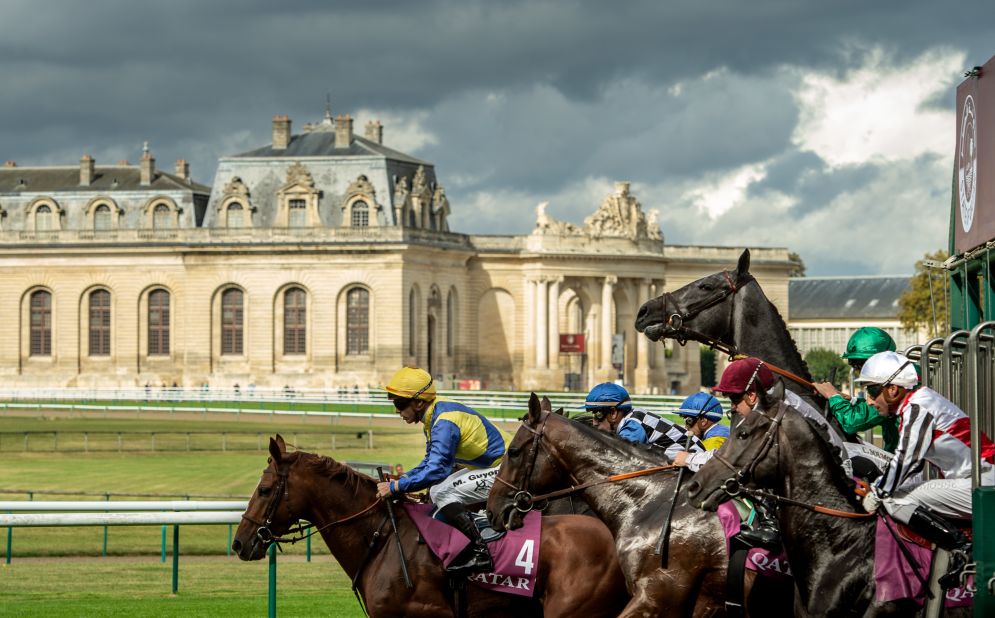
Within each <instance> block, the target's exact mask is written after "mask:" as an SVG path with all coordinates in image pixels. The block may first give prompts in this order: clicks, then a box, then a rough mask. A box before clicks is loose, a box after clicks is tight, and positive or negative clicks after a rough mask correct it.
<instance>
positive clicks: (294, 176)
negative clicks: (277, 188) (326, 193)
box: [283, 161, 314, 189]
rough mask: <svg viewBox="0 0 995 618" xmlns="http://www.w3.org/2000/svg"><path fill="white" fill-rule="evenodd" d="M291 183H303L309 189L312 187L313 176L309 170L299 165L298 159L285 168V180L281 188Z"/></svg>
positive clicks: (291, 184)
mask: <svg viewBox="0 0 995 618" xmlns="http://www.w3.org/2000/svg"><path fill="white" fill-rule="evenodd" d="M293 185H304V186H305V187H307V188H309V189H313V188H314V178H313V177H312V176H311V172H309V171H308V170H307V168H306V167H304V166H303V165H301V163H300V161H298V162H296V163H294V164H293V165H291V166H290V167H289V168H287V182H286V183H285V184H284V185H283V188H284V189H286V188H287V187H290V186H293Z"/></svg>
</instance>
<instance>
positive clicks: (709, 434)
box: [674, 393, 729, 472]
mask: <svg viewBox="0 0 995 618" xmlns="http://www.w3.org/2000/svg"><path fill="white" fill-rule="evenodd" d="M677 413H678V414H680V415H681V416H683V417H684V425H685V426H686V427H687V428H688V431H689V432H691V433H692V434H693V435H694V436H696V437H697V438H698V439H700V440H701V441H702V444H703V446H704V447H705V451H704V452H701V453H690V452H687V451H684V452H681V453H678V454H677V455H676V456H675V457H674V463H675V464H676V465H678V466H687V467H688V469H689V470H691V471H692V472H697V471H698V470H699V469H700V468H701V466H703V465H705V462H706V461H708V460H709V459H711V458H712V451H714V450H715V449H717V448H719V447H720V446H722V444H723V443H724V442H725V441H726V439H727V438H728V437H729V426H728V425H722V424H720V421H721V420H722V404H721V403H719V400H718V399H716V398H715V397H714V396H712V395H709V394H708V393H695V394H694V395H691V396H690V397H688V398H687V399H685V400H684V403H682V404H681V407H680V409H679V410H677Z"/></svg>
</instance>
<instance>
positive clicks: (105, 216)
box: [93, 204, 111, 231]
mask: <svg viewBox="0 0 995 618" xmlns="http://www.w3.org/2000/svg"><path fill="white" fill-rule="evenodd" d="M93 229H95V230H97V231H100V230H109V229H111V207H110V206H108V205H107V204H101V205H100V206H97V209H96V210H94V211H93Z"/></svg>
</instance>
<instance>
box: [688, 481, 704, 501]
mask: <svg viewBox="0 0 995 618" xmlns="http://www.w3.org/2000/svg"><path fill="white" fill-rule="evenodd" d="M699 491H701V484H700V483H699V482H698V481H691V482H690V483H688V496H689V497H692V498H693V497H694V496H696V495H698V492H699Z"/></svg>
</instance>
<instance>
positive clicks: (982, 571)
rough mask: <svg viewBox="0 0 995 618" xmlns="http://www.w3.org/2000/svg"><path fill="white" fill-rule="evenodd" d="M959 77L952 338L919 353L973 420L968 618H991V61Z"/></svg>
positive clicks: (931, 375)
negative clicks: (983, 468)
mask: <svg viewBox="0 0 995 618" xmlns="http://www.w3.org/2000/svg"><path fill="white" fill-rule="evenodd" d="M965 77H966V79H965V80H964V81H963V82H961V84H960V85H959V86H958V87H957V147H956V151H955V153H954V177H953V191H952V199H951V207H950V255H951V257H950V259H948V260H947V261H946V262H944V263H943V264H942V265H941V266H942V267H943V268H944V269H946V270H947V275H948V278H949V282H950V333H951V334H950V335H949V336H947V337H945V338H943V339H936V340H933V341H931V342H928V343H926V344H925V345H924V346H922V347H921V348H920V350H919V352H920V353H921V357H922V359H923V360H924V362H923V363H922V366H923V368H924V372H923V373H924V374H927V375H924V378H925V379H927V380H928V379H932V380H933V382H934V383H935V384H936V385H938V386H939V387H940V388H937V390H939V391H940V392H942V393H944V394H945V395H946V396H948V397H949V398H950V399H952V400H953V401H954V402H955V403H957V404H958V405H959V406H960V407H961V409H963V410H964V411H965V412H966V413H967V414H968V415H970V417H971V425H972V435H971V444H972V455H973V457H974V475H973V481H974V482H973V487H974V496H973V499H974V559H975V561H976V562H977V572H976V575H975V583H976V586H977V593H976V594H977V596H976V597H975V602H974V615H975V616H995V525H993V524H992V522H995V487H991V486H983V485H982V484H981V474H980V464H979V462H980V457H981V454H980V452H979V450H978V445H979V444H980V440H979V439H978V437H979V434H980V432H982V431H984V432H985V433H986V434H987V435H988V436H989V437H993V436H995V272H993V268H995V267H993V263H995V58H992V59H990V60H989V61H988V62H987V63H985V65H984V66H981V67H975V68H974V69H972V70H971V71H968V72H967V74H966V75H965ZM927 367H928V369H927ZM930 386H933V384H930ZM934 388H935V386H934Z"/></svg>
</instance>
